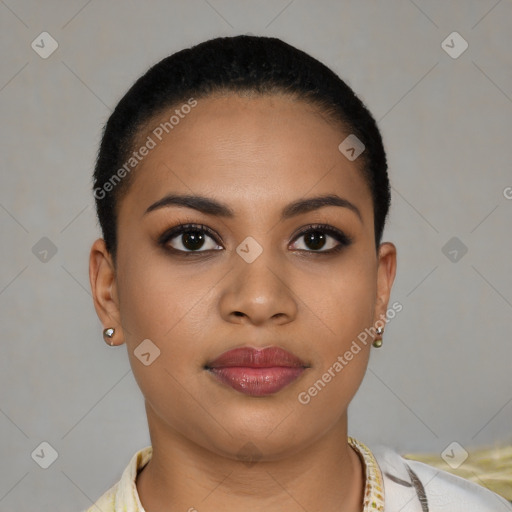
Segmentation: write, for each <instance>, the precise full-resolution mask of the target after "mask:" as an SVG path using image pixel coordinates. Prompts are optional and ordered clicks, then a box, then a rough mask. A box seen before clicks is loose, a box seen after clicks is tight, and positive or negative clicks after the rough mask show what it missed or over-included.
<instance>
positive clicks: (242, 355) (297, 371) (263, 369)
mask: <svg viewBox="0 0 512 512" xmlns="http://www.w3.org/2000/svg"><path fill="white" fill-rule="evenodd" d="M204 368H205V369H206V370H208V371H209V372H210V374H211V375H213V376H214V377H215V378H216V379H217V380H218V381H220V382H222V383H223V384H225V385H227V386H230V387H231V388H233V389H234V390H236V391H239V392H240V393H243V394H246V395H251V396H266V395H271V394H273V393H277V392H278V391H280V390H281V389H283V388H284V387H285V386H288V385H289V384H290V383H292V382H293V381H294V380H296V379H297V378H298V377H299V376H300V375H301V374H302V373H303V372H304V371H305V370H306V369H307V368H309V366H308V365H307V364H306V363H304V362H303V361H302V360H301V359H299V358H298V357H296V356H295V355H294V354H292V353H291V352H288V351H286V350H284V349H282V348H279V347H266V348H263V349H255V348H252V347H240V348H236V349H233V350H229V351H227V352H224V353H222V354H221V355H220V356H219V357H217V358H216V359H214V360H213V361H211V362H208V363H207V364H206V365H205V367H204Z"/></svg>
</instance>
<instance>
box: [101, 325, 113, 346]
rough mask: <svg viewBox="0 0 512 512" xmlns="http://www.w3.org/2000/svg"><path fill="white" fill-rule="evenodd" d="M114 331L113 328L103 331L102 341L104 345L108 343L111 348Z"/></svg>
mask: <svg viewBox="0 0 512 512" xmlns="http://www.w3.org/2000/svg"><path fill="white" fill-rule="evenodd" d="M115 332H116V330H115V329H114V328H113V327H108V328H107V329H103V339H104V340H105V343H108V344H109V345H110V346H111V347H112V346H113V345H114V340H113V338H114V333H115Z"/></svg>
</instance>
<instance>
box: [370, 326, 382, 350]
mask: <svg viewBox="0 0 512 512" xmlns="http://www.w3.org/2000/svg"><path fill="white" fill-rule="evenodd" d="M383 332H384V329H383V328H382V327H377V335H378V336H379V337H378V338H375V339H374V340H373V343H372V345H373V346H374V347H375V348H380V347H382V333H383Z"/></svg>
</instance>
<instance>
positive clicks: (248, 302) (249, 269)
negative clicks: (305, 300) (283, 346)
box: [220, 250, 298, 325]
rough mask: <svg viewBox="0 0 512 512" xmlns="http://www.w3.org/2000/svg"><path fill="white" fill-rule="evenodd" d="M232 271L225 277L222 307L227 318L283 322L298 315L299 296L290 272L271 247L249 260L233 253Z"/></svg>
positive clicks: (263, 322) (235, 321) (222, 311)
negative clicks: (273, 253)
mask: <svg viewBox="0 0 512 512" xmlns="http://www.w3.org/2000/svg"><path fill="white" fill-rule="evenodd" d="M234 260H235V261H234V264H233V265H234V266H233V270H232V272H230V273H229V274H228V276H226V279H225V280H224V288H223V290H222V293H221V297H220V311H221V315H222V316H223V318H224V319H225V320H226V321H228V322H234V323H243V322H249V323H252V324H254V325H262V324H265V323H266V322H272V323H274V324H284V323H288V322H291V321H293V319H294V318H295V317H296V315H297V310H298V307H297V297H296V296H295V295H294V293H293V284H292V283H291V282H290V273H289V272H287V271H286V269H285V268H283V264H282V263H279V262H277V261H276V259H275V258H273V256H272V252H271V251H270V250H264V251H263V252H262V253H261V254H260V255H259V256H258V258H256V259H255V260H254V261H252V262H251V263H248V262H247V261H245V260H244V259H243V258H241V257H239V256H238V254H234Z"/></svg>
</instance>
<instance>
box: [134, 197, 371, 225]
mask: <svg viewBox="0 0 512 512" xmlns="http://www.w3.org/2000/svg"><path fill="white" fill-rule="evenodd" d="M170 206H185V207H187V208H193V209H194V210H198V211H200V212H202V213H204V214H206V215H214V216H217V217H225V218H229V219H232V218H233V217H235V212H234V211H233V210H232V209H231V208H230V207H229V206H228V205H227V204H224V203H220V202H218V201H216V200H215V199H211V198H209V197H204V196H195V195H179V194H168V195H166V196H165V197H162V199H159V200H158V201H156V202H155V203H153V204H152V205H151V206H149V207H148V208H147V209H146V211H145V212H144V215H146V214H147V213H149V212H152V211H154V210H158V209H160V208H165V207H170ZM325 206H339V207H341V208H348V209H349V210H352V211H353V212H354V213H355V214H356V215H357V216H358V217H359V219H360V220H361V222H362V221H363V218H362V215H361V212H360V211H359V208H358V207H357V206H356V205H355V204H353V203H351V202H350V201H349V200H348V199H344V198H342V197H339V196H338V195H336V194H329V195H324V196H316V197H309V198H306V199H299V200H297V201H294V202H293V203H290V204H288V205H287V206H285V207H284V208H283V210H282V212H281V220H286V219H290V218H291V217H295V216H296V215H301V214H303V213H308V212H311V211H313V210H318V209H319V208H323V207H325Z"/></svg>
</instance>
